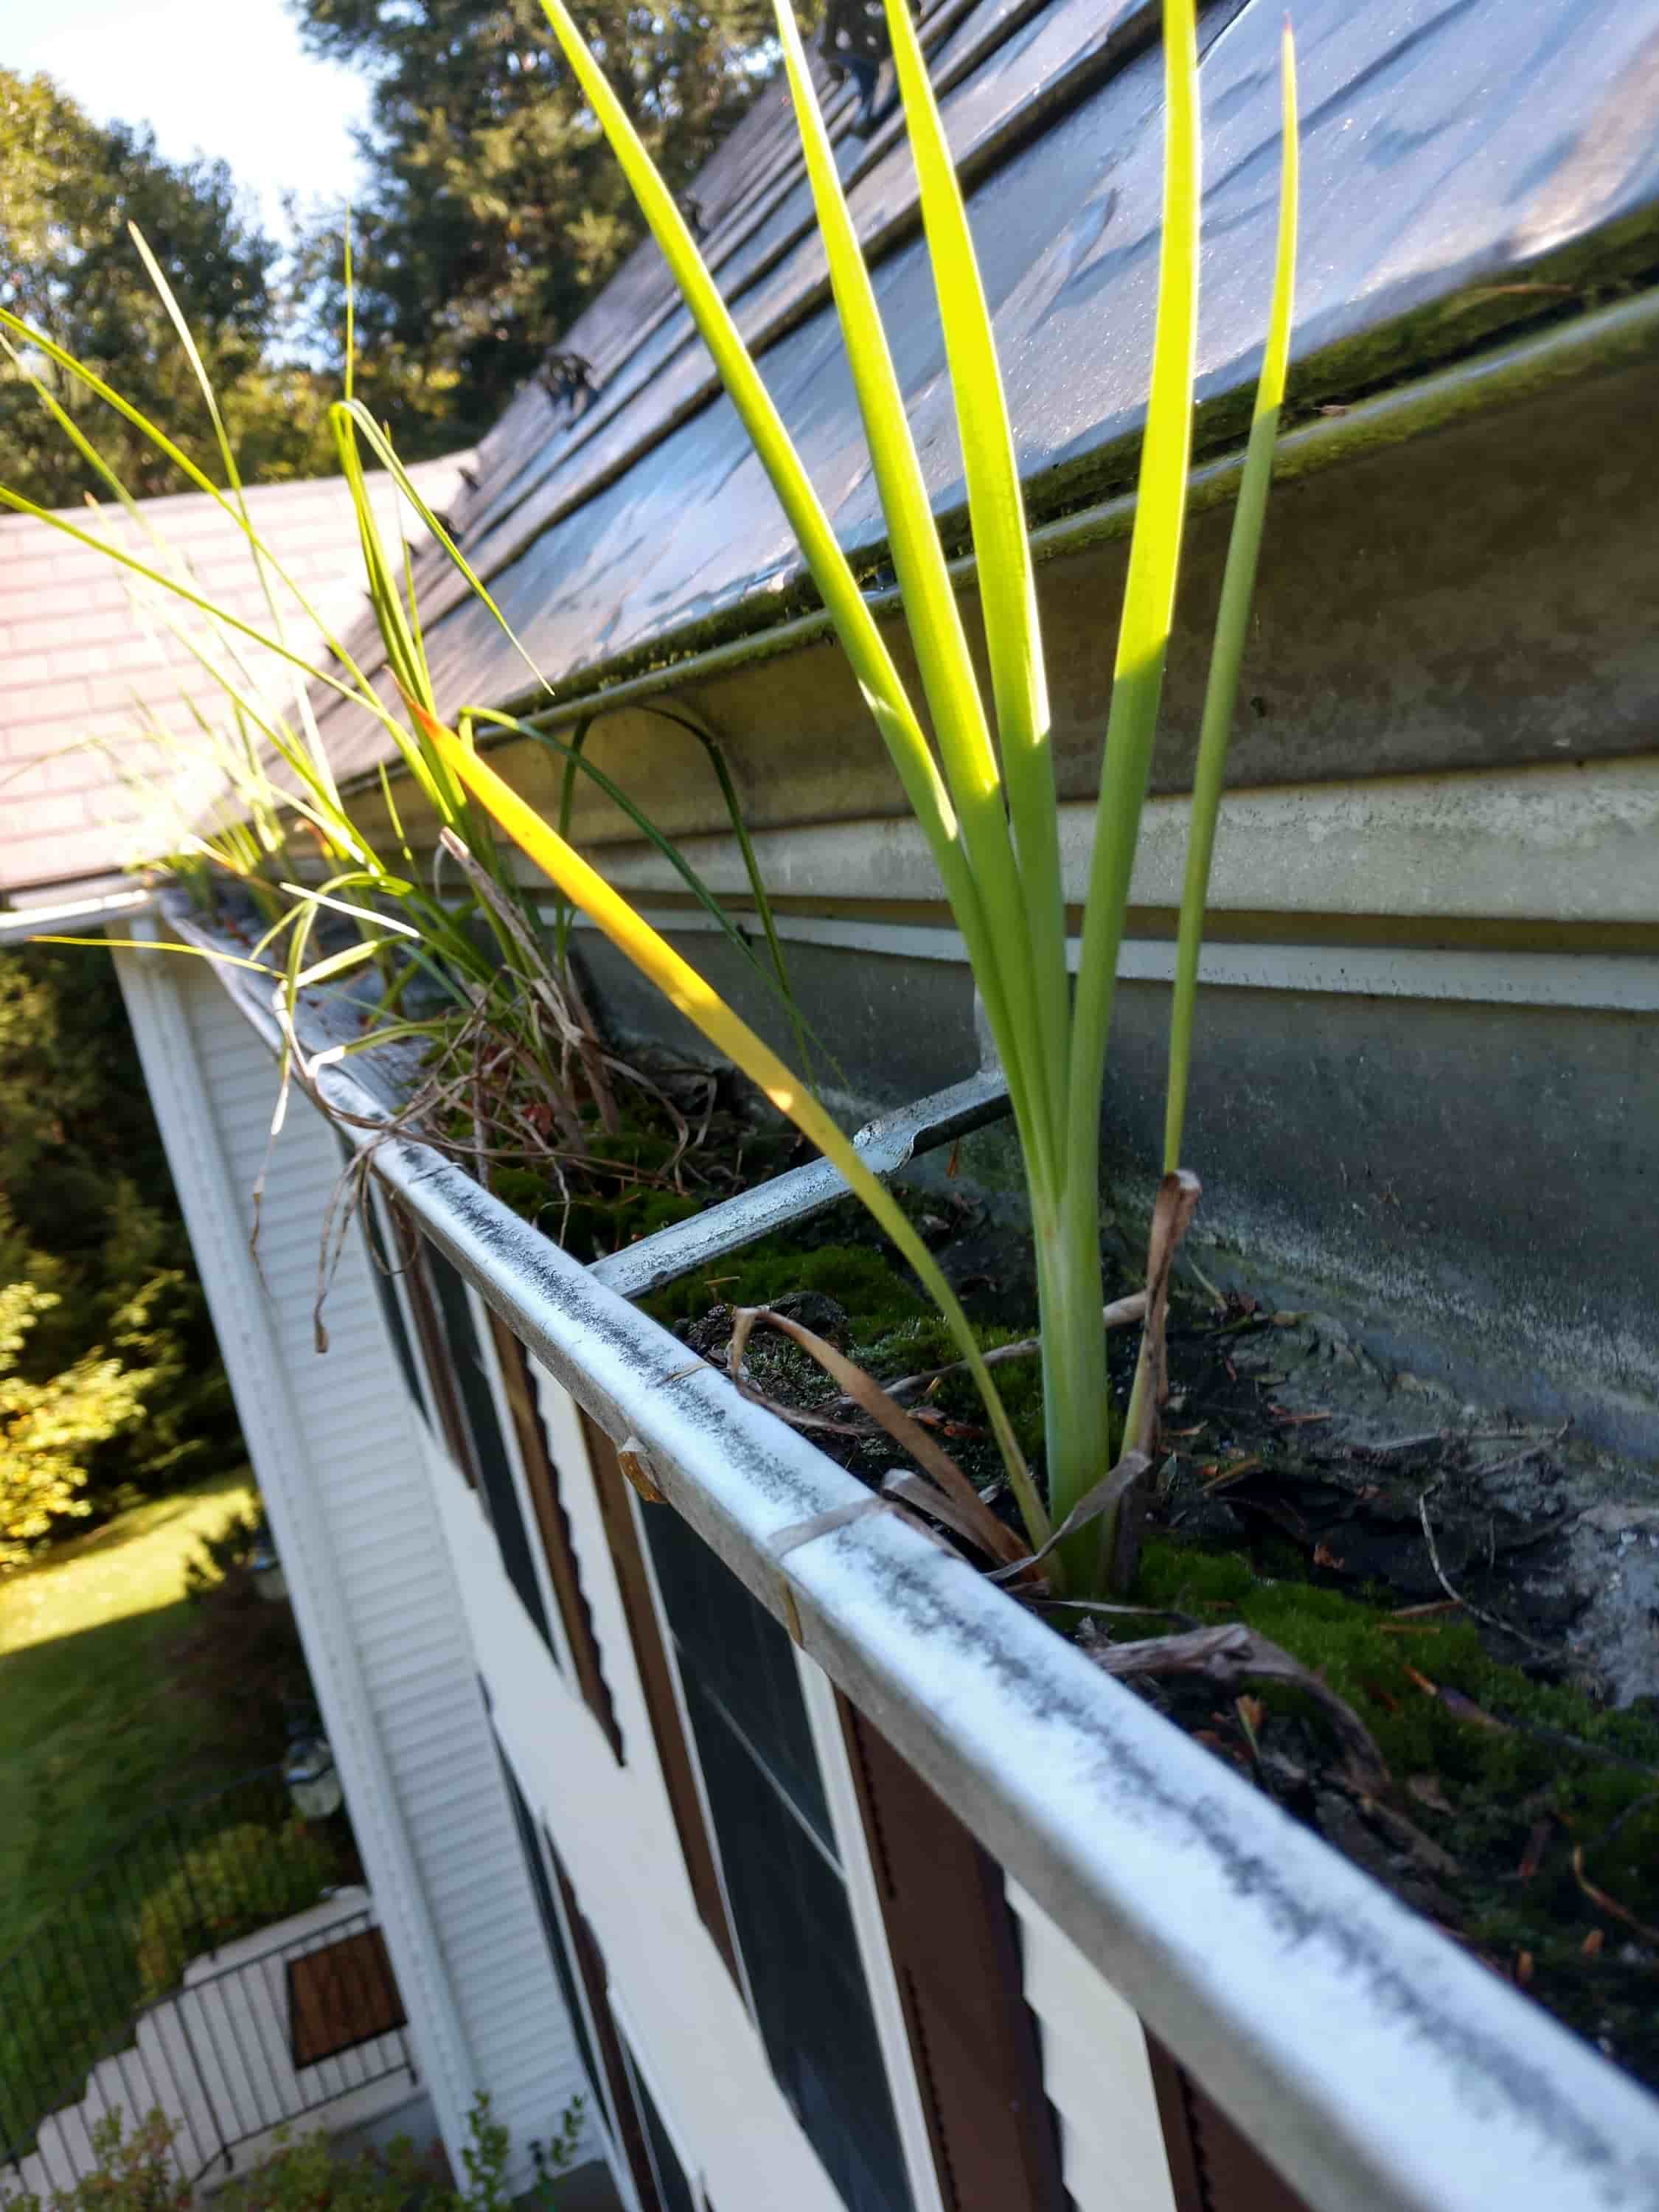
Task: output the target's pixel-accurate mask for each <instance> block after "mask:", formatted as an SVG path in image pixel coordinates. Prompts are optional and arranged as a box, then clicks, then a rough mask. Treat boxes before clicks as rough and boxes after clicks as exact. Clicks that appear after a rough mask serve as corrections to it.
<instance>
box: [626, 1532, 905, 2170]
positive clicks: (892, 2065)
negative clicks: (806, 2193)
mask: <svg viewBox="0 0 1659 2212" xmlns="http://www.w3.org/2000/svg"><path fill="white" fill-rule="evenodd" d="M628 1504H629V1511H630V1512H631V1513H632V1514H633V1516H634V1522H635V1528H636V1530H637V1531H638V1535H639V1544H640V1551H641V1556H642V1557H643V1559H644V1561H645V1571H646V1577H647V1581H648V1583H649V1584H650V1588H651V1602H652V1604H653V1607H654V1608H655V1610H656V1615H657V1626H658V1628H659V1632H660V1633H661V1636H662V1641H663V1649H664V1650H665V1653H666V1655H667V1659H668V1673H669V1679H670V1680H671V1682H672V1683H673V1686H674V1705H675V1710H676V1711H677V1712H678V1716H679V1723H680V1730H681V1733H682V1735H684V1739H685V1746H686V1750H687V1752H688V1753H689V1754H690V1761H691V1772H692V1776H693V1778H694V1779H695V1781H696V1785H697V1802H698V1804H699V1805H700V1807H701V1808H702V1817H703V1826H704V1829H705V1830H706V1832H707V1833H708V1841H709V1845H710V1848H711V1849H712V1850H713V1852H714V1869H715V1872H716V1874H717V1875H719V1877H720V1901H721V1903H722V1905H724V1906H725V1907H726V1926H727V1927H728V1928H729V1929H731V1932H732V1951H733V1953H734V1954H735V1955H736V1958H737V1961H738V1974H739V1976H740V1978H741V1980H740V1987H741V1990H742V1992H743V2000H744V2008H745V2010H746V2011H747V2012H748V2015H749V2018H750V2023H751V2024H752V2025H753V2027H754V2029H755V2033H756V2034H757V2036H759V2034H760V2025H759V2017H758V2015H757V2011H756V2008H755V2001H754V1996H753V1992H752V1991H751V1990H750V1986H749V1970H748V1966H747V1965H746V1963H745V1961H744V1955H743V1944H742V1942H741V1940H740V1939H739V1937H738V1929H737V1922H736V1920H735V1919H734V1917H733V1916H732V1911H731V1905H730V1900H729V1898H728V1895H727V1892H726V1864H725V1860H724V1858H723V1857H722V1854H721V1851H720V1832H719V1831H718V1829H717V1828H716V1827H715V1826H714V1816H713V1814H712V1812H711V1810H710V1808H709V1804H708V1789H707V1786H706V1784H704V1781H703V1776H702V1755H701V1753H699V1751H698V1749H697V1739H696V1735H695V1733H694V1731H693V1729H692V1727H691V1716H690V1711H689V1710H688V1708H687V1705H686V1702H685V1686H684V1683H683V1682H682V1680H681V1679H680V1660H679V1652H678V1649H677V1647H676V1645H675V1642H674V1637H673V1632H672V1630H671V1627H670V1625H669V1620H668V1608H667V1607H666V1606H665V1604H664V1603H663V1596H662V1591H661V1589H660V1588H659V1584H658V1582H657V1568H656V1562H655V1560H654V1559H653V1557H652V1554H651V1544H650V1540H649V1538H648V1537H647V1534H646V1530H645V1525H644V1514H645V1509H644V1507H643V1506H642V1504H641V1501H640V1499H639V1498H637V1497H636V1496H635V1495H634V1494H633V1493H632V1492H631V1491H630V1493H629V1500H628ZM662 1510H666V1511H672V1510H673V1509H672V1507H666V1508H664V1509H662ZM699 1541H701V1540H699ZM744 1595H749V1593H747V1592H745V1593H744ZM754 1602H755V1600H754V1599H753V1598H752V1596H750V1603H751V1604H752V1603H754ZM794 1656H795V1667H796V1672H797V1674H798V1675H799V1680H800V1685H801V1694H802V1697H803V1699H804V1700H805V1706H806V1717H807V1723H808V1725H809V1726H810V1728H811V1732H812V1747H813V1749H814V1751H815V1752H816V1753H817V1761H818V1772H819V1777H820V1778H821V1780H822V1781H823V1791H824V1796H825V1799H826V1801H827V1802H828V1804H829V1821H830V1827H831V1830H832V1832H833V1833H834V1835H835V1838H836V1852H837V1856H838V1857H839V1858H840V1860H841V1865H840V1868H839V1869H838V1871H839V1873H840V1875H841V1877H842V1881H844V1882H845V1883H846V1885H847V1896H848V1908H849V1910H850V1911H851V1913H852V1917H853V1929H854V1935H855V1936H856V1938H857V1942H858V1947H859V1963H860V1966H861V1968H862V1970H863V1973H864V1984H865V1988H866V1990H867V1991H868V1993H869V1997H870V2009H871V2012H872V2015H873V2017H874V2020H875V2025H876V2041H877V2045H878V2048H879V2050H880V2052H881V2057H882V2063H883V2066H884V2069H885V2071H886V2075H887V2084H888V2089H889V2093H890V2095H891V2097H892V2100H893V2114H894V2118H895V2122H896V2125H897V2128H898V2135H899V2148H900V2152H901V2154H902V2157H903V2160H904V2168H905V2175H906V2179H908V2182H909V2184H910V2193H911V2197H912V2199H913V2200H914V2205H915V2212H945V2203H944V2200H943V2198H942V2197H941V2196H940V2194H939V2170H938V2167H937V2166H936V2165H935V2163H934V2160H933V2142H932V2138H931V2137H930V2136H929V2135H928V2132H927V2117H926V2113H925V2111H924V2109H923V2106H922V2100H921V2084H920V2082H919V2081H917V2079H916V2069H915V2057H914V2054H913V2053H912V2051H911V2049H910V2034H909V2030H908V2027H906V2026H905V2021H904V2012H903V2008H902V2004H901V2002H900V2000H899V1990H898V1976H897V1974H896V1972H895V1970H894V1966H893V1959H892V1954H891V1952H890V1950H889V1948H888V1944H887V1929H886V1925H885V1923H884V1921H883V1918H882V1912H881V1899H880V1896H879V1894H878V1890H877V1887H876V1875H875V1869H874V1867H873V1866H872V1864H871V1861H870V1852H869V1844H868V1841H867V1839H866V1836H865V1832H864V1819H863V1815H862V1814H861V1813H860V1810H859V1805H858V1799H857V1796H856V1793H855V1791H854V1784H853V1771H852V1767H851V1765H849V1763H848V1756H847V1746H846V1743H845V1741H844V1740H843V1738H842V1732H841V1717H840V1715H839V1714H838V1713H837V1712H836V1702H835V1691H834V1689H833V1688H832V1687H831V1685H830V1682H829V1677H828V1675H827V1674H824V1672H823V1668H820V1667H818V1666H817V1665H816V1664H815V1663H814V1662H812V1661H811V1660H809V1659H808V1658H807V1656H806V1655H805V1652H804V1651H802V1650H801V1649H800V1647H799V1645H796V1646H794ZM826 1857H827V1854H826ZM762 2043H763V2047H764V2039H762ZM814 2155H816V2150H815V2152H814ZM686 2171H687V2172H688V2173H689V2172H690V2171H691V2169H690V2166H687V2168H686Z"/></svg>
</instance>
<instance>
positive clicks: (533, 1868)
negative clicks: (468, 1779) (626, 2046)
mask: <svg viewBox="0 0 1659 2212" xmlns="http://www.w3.org/2000/svg"><path fill="white" fill-rule="evenodd" d="M495 1755H496V1757H497V1758H498V1759H500V1760H501V1772H502V1774H503V1775H504V1776H505V1778H506V1780H507V1796H509V1797H510V1798H511V1800H512V1801H513V1820H515V1822H516V1823H517V1824H518V1830H519V1841H520V1843H521V1844H523V1846H524V1860H525V1865H526V1869H528V1870H529V1875H530V1887H531V1888H532V1890H533V1891H534V1893H535V1897H536V1910H537V1912H538V1914H539V1915H540V1917H541V1923H542V1932H543V1934H544V1936H546V1937H547V1951H548V1956H549V1957H550V1959H551V1960H552V1961H553V1972H554V1975H555V1977H556V1979H557V1982H558V1984H559V1994H560V1996H562V1998H563V1999H564V2008H565V2011H566V2012H567V2013H568V2015H569V2016H570V2026H571V2028H572V2030H573V2032H574V2035H575V2038H576V2049H577V2051H579V2053H580V2057H581V2062H582V2072H583V2074H584V2075H586V2079H587V2087H588V2096H589V2099H590V2100H594V2099H597V2097H598V2094H599V2078H600V2077H599V2067H598V2066H597V2065H596V2063H594V2057H593V2045H592V2039H591V2038H590V2036H589V2034H588V2033H587V2016H586V2014H585V2013H584V2012H583V2010H582V2004H581V1999H580V1996H578V1995H577V1992H576V1975H575V1969H574V1966H572V1964H571V1960H570V1954H569V1952H568V1950H567V1949H566V1948H565V1942H564V1929H562V1927H561V1926H560V1924H559V1915H558V1910H557V1908H556V1905H554V1902H553V1885H552V1883H551V1882H550V1881H549V1880H548V1876H547V1862H546V1860H545V1859H544V1858H543V1857H542V1852H541V1844H540V1843H539V1842H538V1838H537V1835H536V1824H535V1821H534V1820H533V1819H532V1815H531V1811H530V1808H529V1806H528V1805H526V1802H525V1801H524V1792H523V1791H522V1790H520V1787H519V1780H518V1777H517V1776H516V1775H515V1774H514V1773H513V1769H512V1766H511V1765H510V1764H509V1763H508V1760H507V1754H506V1753H505V1752H503V1751H502V1749H501V1745H500V1744H499V1743H497V1745H496V1746H495Z"/></svg>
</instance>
